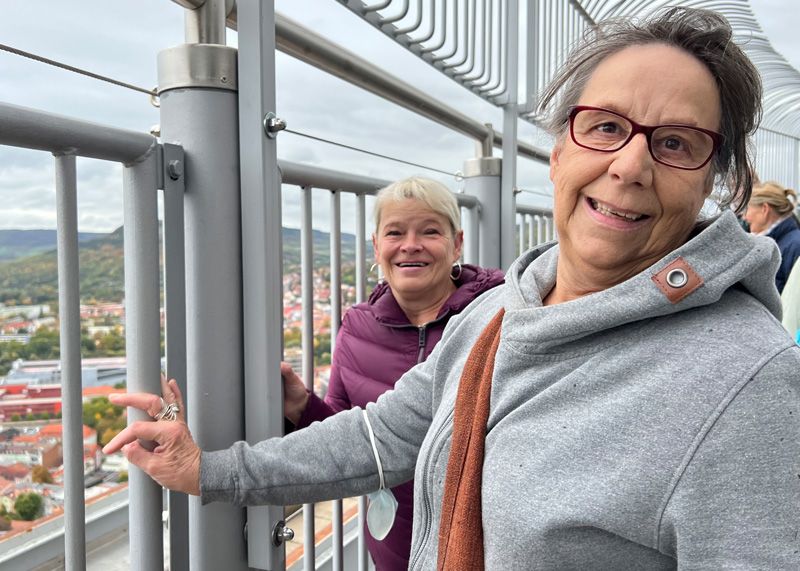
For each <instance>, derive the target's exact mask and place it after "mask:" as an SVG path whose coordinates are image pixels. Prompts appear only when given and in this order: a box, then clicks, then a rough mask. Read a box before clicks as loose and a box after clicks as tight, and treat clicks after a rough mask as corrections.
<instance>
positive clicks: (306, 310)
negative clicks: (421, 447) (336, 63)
mask: <svg viewBox="0 0 800 571" xmlns="http://www.w3.org/2000/svg"><path fill="white" fill-rule="evenodd" d="M312 192H313V191H312V188H311V187H309V186H305V187H303V189H302V198H301V199H300V200H301V202H300V213H301V214H300V220H301V222H300V272H301V281H300V287H301V288H302V289H301V296H302V313H303V331H302V350H303V382H304V383H305V385H306V388H307V389H308V390H310V391H313V390H314V229H313V227H312V210H313V201H312ZM314 535H315V529H314V504H303V569H304V570H305V571H314V569H315V568H316V566H315V562H316V549H315V545H314Z"/></svg>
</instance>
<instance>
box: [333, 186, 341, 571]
mask: <svg viewBox="0 0 800 571" xmlns="http://www.w3.org/2000/svg"><path fill="white" fill-rule="evenodd" d="M330 229H331V230H330V255H331V258H330V259H331V262H330V263H331V284H330V304H331V355H333V354H334V352H335V351H336V336H337V335H338V334H339V326H340V325H341V322H342V194H341V192H339V191H338V190H331V191H330ZM331 525H332V528H333V565H334V567H339V566H340V565H341V564H340V563H339V562H340V561H341V560H342V545H343V543H344V536H343V533H342V500H334V501H333V502H332V514H331Z"/></svg>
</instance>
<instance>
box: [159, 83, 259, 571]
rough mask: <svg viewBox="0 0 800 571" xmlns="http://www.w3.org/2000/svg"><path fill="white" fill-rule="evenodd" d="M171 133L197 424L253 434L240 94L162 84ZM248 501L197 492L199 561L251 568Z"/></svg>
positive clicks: (207, 436) (218, 439) (194, 542)
mask: <svg viewBox="0 0 800 571" xmlns="http://www.w3.org/2000/svg"><path fill="white" fill-rule="evenodd" d="M160 100H161V133H162V139H163V141H164V142H166V143H178V142H181V143H182V146H183V148H184V152H185V153H186V168H185V171H184V172H185V176H186V194H185V196H184V215H185V234H184V239H185V242H186V260H185V262H186V331H187V336H186V363H187V367H186V368H187V371H186V377H187V380H188V386H187V394H186V397H187V400H188V402H189V403H191V404H190V405H189V406H188V407H187V409H188V410H187V412H188V422H189V427H190V428H191V430H192V434H193V435H194V437H195V439H196V440H197V442H198V444H199V445H200V446H201V447H202V448H203V449H205V450H217V449H220V448H226V447H228V446H229V445H230V444H231V443H232V442H235V441H237V440H242V439H244V419H243V418H242V411H243V410H244V400H243V389H242V383H241V382H240V379H242V378H243V374H242V373H243V371H242V282H241V279H242V278H241V276H242V265H241V234H240V228H241V222H240V220H241V210H240V202H239V161H238V129H237V125H236V117H237V101H236V94H235V93H232V92H229V91H223V90H219V89H203V88H194V89H178V90H172V91H167V92H165V93H162V95H161V97H160ZM244 513H245V512H244V510H242V509H240V508H238V507H236V506H232V505H226V504H222V503H213V504H209V505H206V506H202V505H201V504H200V500H199V498H196V497H191V498H189V543H190V553H189V559H190V564H191V568H192V569H193V570H198V571H202V570H209V571H212V570H214V571H215V570H218V569H225V570H226V571H236V570H237V569H246V568H247V560H246V553H247V550H246V548H245V543H244V535H243V529H244V523H245V518H244Z"/></svg>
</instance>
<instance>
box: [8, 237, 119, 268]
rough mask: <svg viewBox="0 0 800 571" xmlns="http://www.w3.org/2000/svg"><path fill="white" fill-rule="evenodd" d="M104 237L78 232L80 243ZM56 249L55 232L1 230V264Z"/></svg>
mask: <svg viewBox="0 0 800 571" xmlns="http://www.w3.org/2000/svg"><path fill="white" fill-rule="evenodd" d="M103 235H104V234H98V233H95V232H78V241H79V242H85V241H87V240H93V239H95V238H100V237H101V236H103ZM55 247H56V231H55V230H0V262H5V261H7V260H14V259H16V258H24V257H25V256H31V255H33V254H38V253H39V252H45V251H47V250H52V249H53V248H55Z"/></svg>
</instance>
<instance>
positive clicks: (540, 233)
mask: <svg viewBox="0 0 800 571" xmlns="http://www.w3.org/2000/svg"><path fill="white" fill-rule="evenodd" d="M546 241H547V240H546V239H545V236H544V218H543V217H542V216H537V217H536V243H537V244H544V243H545V242H546Z"/></svg>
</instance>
